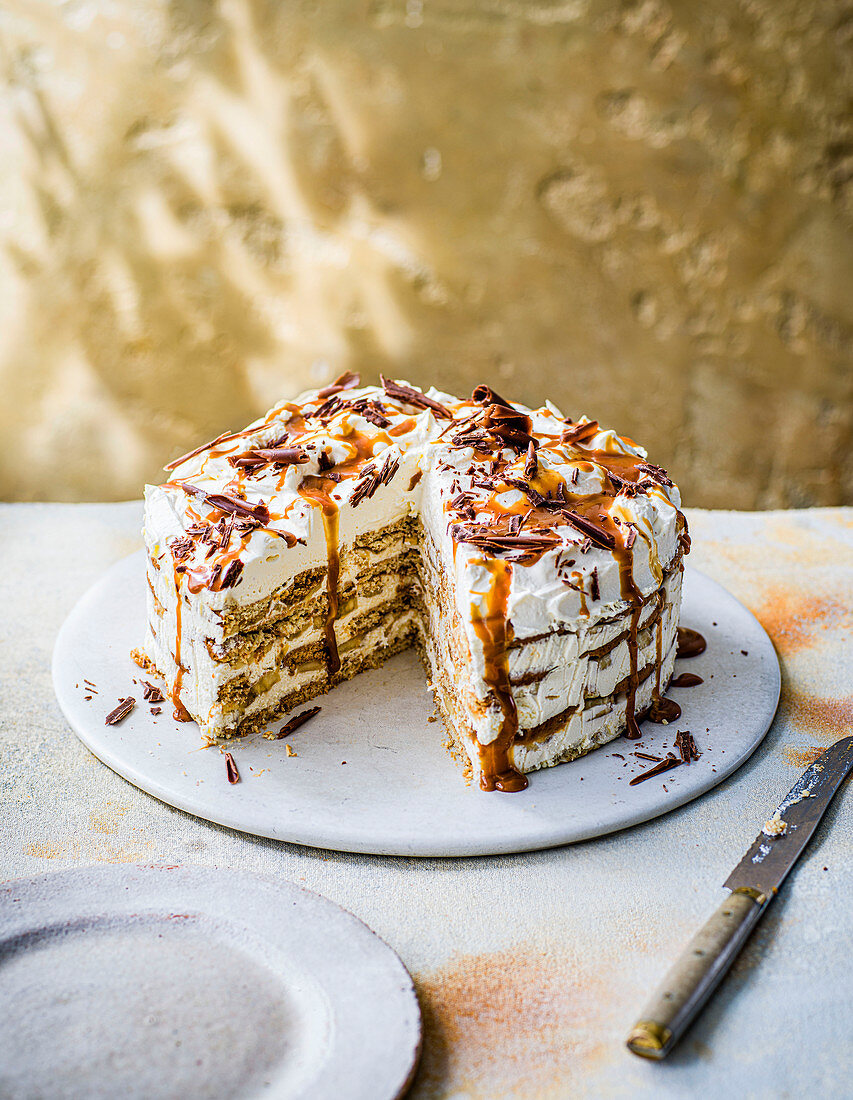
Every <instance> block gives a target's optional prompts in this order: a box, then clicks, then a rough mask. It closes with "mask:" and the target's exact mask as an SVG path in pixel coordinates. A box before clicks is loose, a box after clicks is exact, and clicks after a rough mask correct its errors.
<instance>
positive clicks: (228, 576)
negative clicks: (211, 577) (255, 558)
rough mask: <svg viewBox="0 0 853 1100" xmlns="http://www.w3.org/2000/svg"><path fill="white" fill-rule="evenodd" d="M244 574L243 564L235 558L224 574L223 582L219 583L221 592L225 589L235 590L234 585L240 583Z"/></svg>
mask: <svg viewBox="0 0 853 1100" xmlns="http://www.w3.org/2000/svg"><path fill="white" fill-rule="evenodd" d="M242 572H243V563H242V562H241V561H240V559H239V558H235V559H234V561H232V562H231V564H230V565H229V566H228V568H227V569H226V570H225V572H224V573H223V574H222V580H221V581H220V582H219V591H220V592H221V591H222V589H223V588H233V587H234V585H235V584H237V583H238V582H239V580H240V574H241V573H242Z"/></svg>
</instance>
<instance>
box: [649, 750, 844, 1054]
mask: <svg viewBox="0 0 853 1100" xmlns="http://www.w3.org/2000/svg"><path fill="white" fill-rule="evenodd" d="M851 769H853V737H844V738H842V739H841V740H840V741H836V743H835V744H834V745H833V746H832V747H831V748H829V749H827V750H826V751H825V752H824V753H823V754H822V755H821V756H820V757H819V758H818V759H817V760H816V761H815V762H814V764H812V765H811V767H809V768H807V769H806V770H805V771H804V772H803V774H802V775H801V776H800V778H799V779H798V780H797V782H796V783H795V784H794V786H793V787H792V788H791V789H790V791H788V793H787V795H786V796H785V798H784V800H783V802H782V803H781V805H780V806H779V808H778V809H777V811H776V813H775V814H774V815H773V817H771V818H770V820H769V821H768V822H767V823H766V824H765V826H764V829H763V830H762V831H761V832H760V833H759V834H758V836H757V837H756V838H755V842H754V843H753V845H752V847H751V848H750V849H749V851H748V852H747V853H746V855H745V856H744V857H743V859H742V860H741V861H740V863H739V864H738V865H737V867H735V869H734V870H733V871H732V873H731V874H730V875H729V877H728V878H727V879H726V881H725V883H724V885H725V886H726V887H727V888H728V889H729V890H730V891H731V893H730V894H729V896H728V897H727V898H726V899H725V901H724V902H723V903H722V904H721V905H720V907H719V909H718V910H717V911H716V913H714V915H713V916H712V917H711V918H710V919H709V920H708V921H707V922H706V924H705V925H704V927H703V928H701V929H700V931H699V932H698V933H697V934H696V935H695V936H694V937H693V939H692V940H691V941H690V943H689V944H688V945H687V947H686V948H685V950H684V953H683V954H682V955H681V957H680V958H679V959H678V961H677V962H676V963H675V965H674V966H673V968H672V969H671V970H670V972H669V973H668V974H667V976H666V978H665V979H664V982H663V985H662V986H661V987H660V988H659V989H658V990H657V992H656V993H655V994H654V996H653V997H652V999H651V1001H650V1002H649V1004H648V1005H647V1006H646V1008H645V1011H644V1012H643V1013H642V1016H641V1017H640V1020H639V1021H638V1022H637V1024H636V1025H635V1027H634V1028H633V1030H632V1031H631V1034H630V1035H629V1036H628V1049H629V1050H630V1051H632V1052H633V1053H634V1054H639V1055H640V1056H641V1057H642V1058H652V1059H655V1060H660V1059H662V1058H666V1056H667V1054H669V1052H670V1050H672V1048H673V1047H674V1046H675V1044H676V1043H677V1042H678V1040H679V1039H680V1038H681V1037H682V1036H683V1035H684V1033H685V1031H686V1030H687V1028H688V1027H689V1026H690V1024H691V1022H692V1021H693V1018H694V1017H695V1016H696V1014H697V1013H698V1012H699V1010H700V1009H701V1008H702V1006H703V1005H704V1004H705V1002H706V1001H707V1000H708V998H709V997H710V995H711V994H712V993H713V991H714V990H715V989H716V987H717V985H718V984H719V983H720V981H721V980H722V979H723V977H724V975H725V974H726V973H727V971H728V969H729V967H730V966H731V965H732V963H733V962H734V960H735V958H736V957H737V954H738V952H739V951H740V949H741V948H742V947H743V945H744V943H745V942H746V940H747V938H748V936H749V934H750V932H751V931H752V929H753V928H754V927H755V925H756V924H757V923H758V920H759V918H760V917H761V915H762V913H764V911H765V910H766V909H767V906H768V905H769V904H770V902H771V901H772V899H773V898H774V897H775V895H776V893H777V892H778V890H779V887H780V886H781V885H782V883H783V882H784V881H785V878H786V877H787V875H788V872H789V871H790V870H791V868H792V867H793V866H794V864H795V863H796V862H797V860H798V859H799V857H800V856H801V855H802V852H803V849H804V848H805V847H806V845H807V844H808V842H809V840H810V839H811V837H812V834H813V833H814V831H815V829H816V828H817V826H818V822H819V821H820V819H821V818H822V817H823V815H824V813H825V811H826V808H827V806H828V805H829V803H830V802H831V801H832V796H833V795H834V794H835V792H836V791H837V790H838V788H839V787H840V786H841V784H842V782H843V781H844V779H845V777H846V776H847V774H848V772H850V770H851Z"/></svg>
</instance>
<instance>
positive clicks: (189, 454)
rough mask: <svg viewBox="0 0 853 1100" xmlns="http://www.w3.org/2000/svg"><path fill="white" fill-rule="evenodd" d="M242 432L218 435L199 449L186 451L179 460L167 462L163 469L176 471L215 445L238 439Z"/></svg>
mask: <svg viewBox="0 0 853 1100" xmlns="http://www.w3.org/2000/svg"><path fill="white" fill-rule="evenodd" d="M242 434H243V433H242V432H225V433H224V434H223V435H218V436H217V437H216V439H212V440H211V441H210V442H209V443H202V445H201V446H200V447H196V449H195V450H194V451H187V453H186V454H185V455H181V457H180V458H175V459H173V460H172V461H171V462H169V463H168V464H167V465H166V466H164V467H163V469H164V470H165V471H166V472H167V473H168V472H170V471H171V470H176V469H177V468H178V467H179V466H181V465H183V463H184V462H186V461H187V459H188V458H195V456H196V455H200V454H201V453H202V451H209V450H211V449H212V448H213V447H215V446H216V444H217V443H225V442H226V440H228V439H238V438H239V437H240V436H241V435H242Z"/></svg>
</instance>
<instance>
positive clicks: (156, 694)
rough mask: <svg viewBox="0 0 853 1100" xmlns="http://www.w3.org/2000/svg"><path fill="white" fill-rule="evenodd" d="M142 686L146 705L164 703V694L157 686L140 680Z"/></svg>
mask: <svg viewBox="0 0 853 1100" xmlns="http://www.w3.org/2000/svg"><path fill="white" fill-rule="evenodd" d="M139 682H140V683H141V684H142V698H143V699H144V700H145V702H146V703H162V702H163V692H162V691H161V690H160V689H159V688H158V687H157V685H156V684H149V683H148V681H147V680H140V681H139Z"/></svg>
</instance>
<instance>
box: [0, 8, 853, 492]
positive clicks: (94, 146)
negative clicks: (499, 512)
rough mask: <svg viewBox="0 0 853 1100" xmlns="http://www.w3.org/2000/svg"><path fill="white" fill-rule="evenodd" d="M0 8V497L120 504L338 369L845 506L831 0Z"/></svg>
mask: <svg viewBox="0 0 853 1100" xmlns="http://www.w3.org/2000/svg"><path fill="white" fill-rule="evenodd" d="M4 12H5V14H4V15H3V17H2V21H0V35H2V54H0V58H2V63H3V65H4V67H5V89H4V91H3V93H2V97H0V235H2V246H0V385H2V401H0V440H2V442H0V496H5V497H6V498H19V499H60V500H73V499H109V498H120V497H133V496H136V495H137V494H138V492H139V487H140V484H141V482H142V480H143V479H146V478H147V479H152V478H158V469H159V466H160V465H161V464H162V462H163V461H165V460H166V459H167V458H169V457H171V456H173V455H175V454H178V453H180V452H181V451H183V450H185V449H188V448H189V447H191V446H194V445H195V444H197V443H198V442H200V441H201V440H203V439H205V438H207V437H210V436H213V435H216V434H218V433H219V432H221V431H223V430H225V429H226V428H229V427H231V428H237V427H239V426H241V425H242V424H243V423H244V422H246V421H247V420H248V419H249V418H250V417H252V416H254V415H256V414H257V413H259V412H260V411H262V410H264V409H265V408H266V407H267V406H268V405H269V404H271V403H272V402H273V401H275V400H276V399H277V398H279V397H282V396H290V395H292V394H293V393H296V392H297V391H298V390H300V389H301V388H303V387H305V386H307V385H310V384H312V383H315V382H325V381H326V380H327V379H328V378H330V377H331V376H332V375H334V374H337V373H338V372H340V371H341V370H343V369H345V368H351V369H356V370H360V371H361V372H362V374H363V375H364V376H365V377H366V378H368V379H371V380H373V379H375V378H376V377H377V375H378V372H379V371H380V370H381V371H383V372H386V373H388V372H391V373H393V374H395V375H397V376H403V377H408V378H409V379H410V380H412V381H413V382H416V383H419V384H422V385H426V384H427V383H428V382H430V381H435V382H436V384H438V385H440V386H443V387H445V388H448V389H451V390H457V391H467V390H469V389H470V388H471V387H472V386H473V385H474V384H475V383H476V382H479V381H481V380H484V379H487V380H489V381H491V382H492V383H493V384H494V385H495V386H496V388H499V389H501V390H504V391H505V392H507V393H508V394H510V395H513V396H517V397H518V398H520V399H522V400H525V401H527V402H530V403H537V404H538V403H540V402H542V401H543V400H544V398H545V397H546V396H551V397H552V398H553V399H554V400H555V401H556V402H557V403H558V404H560V405H561V406H562V407H563V408H564V411H565V412H567V413H571V414H573V415H578V414H580V413H581V412H587V413H588V414H590V415H591V416H595V417H598V418H599V419H600V420H602V421H603V422H607V423H609V424H613V425H615V426H616V427H617V428H619V429H620V430H621V431H623V432H625V433H627V434H628V435H631V436H633V437H635V438H637V439H640V440H642V441H644V442H646V443H647V444H649V445H650V447H651V450H652V454H653V457H654V458H655V459H657V460H658V461H660V462H662V463H664V464H665V465H667V466H668V467H669V468H670V470H671V471H672V472H673V473H674V474H675V475H676V476H677V478H678V480H679V481H680V483H681V485H682V488H683V491H684V495H685V498H686V500H687V501H688V503H690V504H692V505H706V506H711V507H714V506H723V507H726V506H727V507H735V508H749V507H768V506H784V505H803V504H831V503H838V502H843V501H845V500H848V501H849V500H850V499H851V470H852V469H853V468H852V467H851V459H850V453H851V409H852V408H853V395H851V386H852V385H853V370H851V330H853V304H851V301H852V300H851V293H850V288H851V286H853V249H851V223H853V179H851V177H853V136H851V132H850V99H849V96H850V89H851V71H850V61H851V55H853V9H850V8H845V6H844V5H843V4H841V3H837V2H824V3H814V2H809V0H741V2H735V0H721V2H717V3H713V2H711V3H698V2H696V0H681V2H674V3H672V4H666V3H664V2H661V0H641V2H640V3H631V4H622V3H618V2H608V0H554V2H548V0H529V2H525V0H480V2H475V0H441V2H433V0H423V3H421V2H419V0H409V2H408V4H407V3H406V2H405V0H403V2H396V0H395V2H390V0H375V2H372V3H355V2H351V0H327V2H326V3H316V4H313V3H312V4H308V3H285V2H282V3H273V2H271V0H270V2H267V3H262V2H250V0H227V2H223V3H221V4H213V3H207V2H201V0H174V2H173V3H171V4H167V3H163V2H159V3H158V2H155V0H114V2H112V3H107V2H106V0H104V2H103V3H97V2H88V0H87V2H82V0H80V2H75V0H70V2H68V3H65V4H63V5H62V6H61V7H60V6H59V5H51V4H47V3H43V2H38V3H37V2H23V0H12V3H11V4H10V3H9V0H7V2H6V4H5V5H4ZM845 63H846V65H847V68H845Z"/></svg>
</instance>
